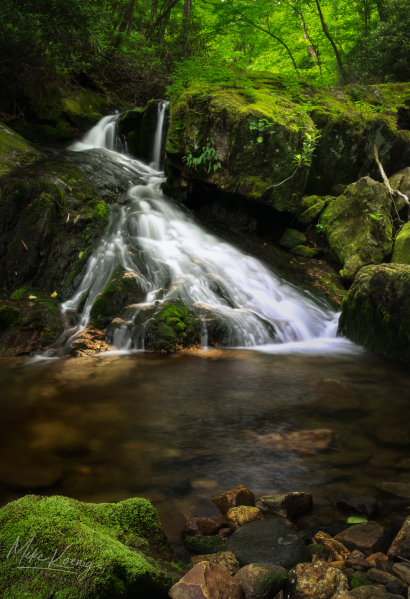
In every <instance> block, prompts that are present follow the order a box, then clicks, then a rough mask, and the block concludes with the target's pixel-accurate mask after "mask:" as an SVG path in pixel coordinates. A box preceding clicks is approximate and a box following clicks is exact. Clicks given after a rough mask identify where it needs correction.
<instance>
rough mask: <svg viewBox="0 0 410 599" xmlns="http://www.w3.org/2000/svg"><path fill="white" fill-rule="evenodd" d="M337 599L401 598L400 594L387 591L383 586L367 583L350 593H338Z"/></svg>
mask: <svg viewBox="0 0 410 599" xmlns="http://www.w3.org/2000/svg"><path fill="white" fill-rule="evenodd" d="M338 599H403V598H402V596H401V595H396V594H393V593H389V592H388V591H386V589H385V588H383V587H379V586H375V585H369V586H361V587H358V588H357V589H354V590H353V591H350V593H346V594H344V595H340V596H339V598H338Z"/></svg>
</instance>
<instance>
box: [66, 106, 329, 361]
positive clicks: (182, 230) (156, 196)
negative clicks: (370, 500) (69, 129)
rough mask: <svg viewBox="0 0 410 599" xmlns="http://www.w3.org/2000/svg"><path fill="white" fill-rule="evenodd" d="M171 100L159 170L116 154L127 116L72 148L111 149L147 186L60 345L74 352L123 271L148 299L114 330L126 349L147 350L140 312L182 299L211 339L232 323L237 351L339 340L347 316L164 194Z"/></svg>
mask: <svg viewBox="0 0 410 599" xmlns="http://www.w3.org/2000/svg"><path fill="white" fill-rule="evenodd" d="M166 105H167V103H166V102H161V103H158V111H159V114H158V124H157V132H156V137H155V141H154V155H153V159H152V162H151V165H150V166H147V165H145V164H143V163H142V162H140V161H138V160H134V159H132V158H130V157H129V156H127V155H125V154H123V153H119V152H117V151H116V148H117V147H118V146H117V142H116V122H117V120H118V116H108V117H104V118H103V119H102V120H101V121H100V122H99V123H98V124H97V125H96V126H95V127H94V128H93V129H91V131H90V132H89V133H88V134H87V135H86V136H85V138H84V139H83V141H82V142H78V143H76V144H74V145H73V146H72V147H71V149H72V150H74V151H87V150H90V149H91V148H104V149H105V150H106V151H109V152H111V153H112V154H114V155H115V158H116V161H117V163H118V167H119V168H124V169H132V170H133V171H136V172H138V173H139V176H140V180H142V183H141V184H139V185H136V186H133V187H131V188H130V189H129V192H128V197H129V204H128V205H126V206H119V205H114V206H112V208H111V215H110V222H109V225H108V227H107V229H106V231H105V233H104V235H103V237H102V239H101V241H100V243H99V245H98V247H97V248H96V249H95V250H94V252H93V254H92V255H91V257H90V258H89V260H88V264H87V269H86V272H85V275H84V277H83V279H82V282H81V284H80V286H79V288H78V290H77V292H76V293H75V295H74V296H73V297H72V299H70V300H69V301H67V302H66V303H65V304H63V306H62V310H63V315H64V316H65V320H66V323H67V329H66V331H65V334H64V336H63V338H62V339H61V341H60V346H61V345H62V346H65V347H66V348H68V347H69V346H70V343H71V342H72V340H73V338H75V336H76V335H78V333H80V332H81V331H82V330H83V329H84V328H85V327H86V326H87V323H88V321H89V319H90V311H91V308H92V305H93V303H94V302H95V300H96V298H97V296H98V294H99V293H101V292H103V291H104V289H105V288H106V286H107V284H108V283H109V281H110V280H111V277H112V275H113V273H115V271H116V270H117V269H119V268H122V269H124V270H125V271H126V272H127V273H128V274H129V276H134V277H135V278H136V279H137V280H138V281H139V284H140V285H142V286H143V287H144V288H145V290H146V297H145V300H144V302H143V303H140V304H133V305H132V306H131V307H129V308H127V309H126V310H125V311H124V313H123V314H122V319H123V322H121V323H120V324H119V325H118V326H117V327H116V328H115V327H114V329H113V330H112V331H111V333H112V334H111V339H110V341H112V342H113V343H114V345H115V346H116V347H117V348H122V349H132V348H135V347H138V345H139V346H140V347H141V346H142V347H143V339H142V340H141V338H136V336H135V334H134V332H133V331H134V322H135V319H136V316H137V315H138V313H139V312H140V311H141V310H142V309H143V308H145V307H147V306H149V305H154V302H155V305H156V306H158V305H161V304H162V303H163V302H164V301H167V300H170V299H177V298H179V299H181V300H182V301H183V302H185V304H186V305H187V306H188V307H189V308H190V309H192V310H193V311H194V313H195V314H196V315H197V316H198V317H199V318H200V319H201V320H202V322H203V344H204V345H206V344H207V328H206V322H207V318H208V317H209V315H210V314H212V316H213V318H216V319H217V320H219V321H223V322H224V324H225V327H226V328H227V330H228V335H227V338H226V344H227V345H229V346H231V347H232V346H236V347H237V346H245V347H263V348H264V349H267V348H270V349H273V348H278V347H279V344H288V343H292V344H294V345H299V346H300V345H303V344H305V346H306V345H307V346H311V345H312V344H313V345H315V344H316V345H317V341H320V340H322V341H326V343H327V345H329V343H330V344H331V343H332V339H333V341H334V342H336V339H335V335H336V329H337V319H338V315H336V314H334V313H333V312H332V311H331V310H330V309H329V308H328V307H327V306H326V305H325V304H324V303H323V304H320V303H318V300H316V299H315V298H313V297H312V296H310V295H308V294H306V293H304V292H303V291H301V290H299V289H297V288H295V287H293V286H292V285H290V284H287V283H285V282H283V281H282V280H281V279H280V278H279V277H277V276H276V275H274V274H273V273H272V272H271V271H269V270H268V269H267V268H266V267H265V266H264V265H263V264H262V263H261V262H260V261H259V260H257V259H255V258H252V257H251V256H247V255H245V254H243V253H242V252H241V251H240V250H238V249H236V248H234V247H233V246H231V245H230V244H228V243H226V242H224V241H222V240H220V239H218V238H217V237H215V236H214V235H211V234H209V233H208V232H207V231H205V230H204V229H203V228H202V227H201V226H200V225H198V224H197V223H196V222H195V221H194V219H193V218H192V217H191V216H190V215H189V214H187V212H185V211H184V210H183V209H181V208H180V207H179V206H177V205H176V204H175V203H174V202H173V201H172V200H170V199H169V198H167V197H166V196H164V194H163V193H162V192H161V189H160V188H161V184H162V183H163V181H164V180H165V177H164V174H163V173H162V172H160V171H159V168H160V165H161V146H162V141H163V139H162V133H163V129H164V117H165V110H166ZM85 295H86V300H85V304H84V307H83V311H82V315H81V317H80V321H78V318H77V321H76V324H75V325H69V324H68V323H69V322H70V320H71V322H72V321H73V319H72V318H71V319H70V315H71V314H72V313H76V310H77V308H78V305H79V303H80V301H81V300H82V299H83V298H84V297H85ZM111 329H112V327H111ZM295 342H296V344H295ZM326 343H325V346H326ZM282 347H284V346H283V345H282Z"/></svg>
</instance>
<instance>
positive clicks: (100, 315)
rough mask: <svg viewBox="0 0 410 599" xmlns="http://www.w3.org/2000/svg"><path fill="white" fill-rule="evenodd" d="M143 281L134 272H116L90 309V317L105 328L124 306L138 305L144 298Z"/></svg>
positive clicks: (145, 290)
mask: <svg viewBox="0 0 410 599" xmlns="http://www.w3.org/2000/svg"><path fill="white" fill-rule="evenodd" d="M146 293H147V289H146V285H145V281H144V280H143V279H142V277H141V276H140V275H138V274H137V273H136V272H133V271H132V272H125V271H124V270H121V271H119V272H117V273H116V274H115V275H114V276H113V278H112V279H111V281H110V282H109V284H108V285H107V287H106V288H105V290H104V291H103V292H102V293H100V294H99V296H98V297H97V299H96V300H95V302H94V304H93V305H92V308H91V317H92V318H94V319H96V320H97V321H98V322H99V323H100V324H101V325H102V326H107V324H108V323H109V322H111V321H112V320H113V319H114V318H115V317H116V316H118V314H120V312H121V311H122V309H123V308H125V306H127V305H128V304H138V303H140V302H142V301H143V299H144V297H145V296H146Z"/></svg>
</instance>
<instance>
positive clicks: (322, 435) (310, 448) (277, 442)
mask: <svg viewBox="0 0 410 599" xmlns="http://www.w3.org/2000/svg"><path fill="white" fill-rule="evenodd" d="M333 439H334V434H333V431H331V430H330V429H316V430H310V431H294V432H291V433H270V434H268V435H262V436H260V437H257V442H258V443H259V444H260V445H263V446H264V447H266V448H267V449H271V450H275V451H294V452H296V453H299V454H301V455H311V454H314V453H317V452H318V451H324V450H325V449H327V448H328V447H329V445H330V444H331V442H332V441H333Z"/></svg>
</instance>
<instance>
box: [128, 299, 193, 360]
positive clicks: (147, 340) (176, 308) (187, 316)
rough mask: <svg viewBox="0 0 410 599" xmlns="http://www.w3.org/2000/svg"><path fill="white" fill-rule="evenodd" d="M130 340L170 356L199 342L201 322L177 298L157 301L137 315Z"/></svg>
mask: <svg viewBox="0 0 410 599" xmlns="http://www.w3.org/2000/svg"><path fill="white" fill-rule="evenodd" d="M133 337H134V339H135V343H136V345H137V346H138V345H139V346H141V345H142V343H144V346H145V349H147V350H151V351H159V352H167V353H174V352H176V351H178V350H179V349H182V348H184V347H189V346H192V345H198V344H199V343H200V342H201V322H200V320H199V318H197V317H196V316H195V314H194V313H193V312H192V310H189V308H187V306H186V305H185V304H184V302H183V301H181V300H179V299H177V300H169V301H167V302H166V303H164V304H160V303H159V302H158V305H157V306H154V307H151V306H150V307H147V308H143V309H142V310H141V311H140V312H139V313H138V316H137V318H136V321H135V327H134V331H133Z"/></svg>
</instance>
